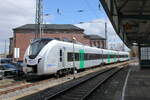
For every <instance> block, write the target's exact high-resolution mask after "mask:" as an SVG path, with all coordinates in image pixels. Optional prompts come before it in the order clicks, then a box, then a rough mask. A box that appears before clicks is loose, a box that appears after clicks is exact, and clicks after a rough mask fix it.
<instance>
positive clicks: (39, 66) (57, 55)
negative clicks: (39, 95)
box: [24, 38, 128, 75]
mask: <svg viewBox="0 0 150 100" xmlns="http://www.w3.org/2000/svg"><path fill="white" fill-rule="evenodd" d="M127 57H128V53H127V52H119V51H113V50H106V49H100V48H96V47H90V46H84V45H81V44H76V43H69V42H64V41H59V40H54V39H49V38H41V39H37V40H35V41H33V42H32V43H31V44H30V45H29V47H28V48H27V50H26V53H25V55H24V62H25V64H26V66H27V67H29V68H31V71H30V73H34V74H36V75H45V74H56V73H58V72H61V73H62V72H63V71H70V70H72V69H75V70H79V69H84V68H89V67H93V66H98V65H101V64H110V63H115V62H118V61H125V60H127V59H128V58H127Z"/></svg>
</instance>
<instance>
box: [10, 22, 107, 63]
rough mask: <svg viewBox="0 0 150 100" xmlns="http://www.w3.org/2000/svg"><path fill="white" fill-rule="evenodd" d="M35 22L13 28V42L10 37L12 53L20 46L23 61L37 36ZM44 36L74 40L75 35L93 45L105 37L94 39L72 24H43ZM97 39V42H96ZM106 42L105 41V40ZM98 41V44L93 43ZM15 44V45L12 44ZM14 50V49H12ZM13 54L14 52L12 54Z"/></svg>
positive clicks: (77, 39)
mask: <svg viewBox="0 0 150 100" xmlns="http://www.w3.org/2000/svg"><path fill="white" fill-rule="evenodd" d="M36 27H37V26H36V25H35V24H26V25H23V26H20V27H17V28H15V29H13V32H14V36H13V42H12V38H11V39H10V40H11V41H10V46H11V47H10V51H9V52H10V53H12V52H13V51H14V48H20V58H19V59H18V60H20V61H22V60H23V56H24V53H25V50H26V48H27V47H28V45H29V43H30V41H31V40H32V39H34V38H35V29H36ZM42 37H49V38H57V39H60V40H72V38H73V37H75V38H76V41H78V42H80V43H82V44H85V45H91V46H97V47H102V48H103V47H104V46H98V45H100V44H102V43H99V42H98V41H101V40H102V41H103V40H104V39H102V38H99V40H97V39H93V37H91V36H89V35H85V34H84V30H83V29H81V28H78V27H76V26H74V25H71V24H44V25H43V34H42ZM94 41H96V42H94ZM103 42H104V41H103ZM93 43H97V45H96V44H95V45H93ZM12 45H13V46H12ZM12 50H13V51H12ZM11 55H13V54H11Z"/></svg>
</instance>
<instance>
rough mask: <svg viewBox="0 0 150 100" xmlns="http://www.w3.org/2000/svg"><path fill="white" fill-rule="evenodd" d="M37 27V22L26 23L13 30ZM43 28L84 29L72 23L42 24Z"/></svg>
mask: <svg viewBox="0 0 150 100" xmlns="http://www.w3.org/2000/svg"><path fill="white" fill-rule="evenodd" d="M35 28H37V24H26V25H23V26H20V27H17V28H14V29H13V30H26V29H30V30H33V29H35ZM43 28H44V29H48V30H77V31H84V30H83V29H81V28H79V27H77V26H74V25H72V24H43Z"/></svg>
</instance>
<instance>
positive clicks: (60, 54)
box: [59, 49, 62, 62]
mask: <svg viewBox="0 0 150 100" xmlns="http://www.w3.org/2000/svg"><path fill="white" fill-rule="evenodd" d="M59 53H60V62H62V50H61V49H60V52H59Z"/></svg>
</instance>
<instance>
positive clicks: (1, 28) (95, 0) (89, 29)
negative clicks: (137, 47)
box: [0, 0, 122, 53]
mask: <svg viewBox="0 0 150 100" xmlns="http://www.w3.org/2000/svg"><path fill="white" fill-rule="evenodd" d="M35 1H36V0H5V1H3V2H2V3H0V12H1V13H0V34H1V36H0V53H3V52H4V50H5V49H4V47H5V41H6V46H7V50H8V46H9V38H10V37H12V36H13V28H16V27H19V26H21V25H24V24H31V23H34V22H35V8H36V5H35V4H36V2H35ZM99 4H100V3H99V0H43V14H44V16H43V17H44V23H47V24H74V25H76V26H78V27H80V28H83V29H85V34H97V35H100V36H102V37H104V23H105V22H107V26H108V27H107V29H108V35H107V36H108V46H109V48H115V47H116V48H117V46H118V45H122V42H121V40H120V39H119V37H118V36H117V35H116V33H115V31H114V29H113V27H112V25H111V23H110V22H109V20H108V18H107V16H106V14H105V12H104V10H103V8H102V7H99ZM46 15H47V16H46ZM81 22H82V24H81Z"/></svg>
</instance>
